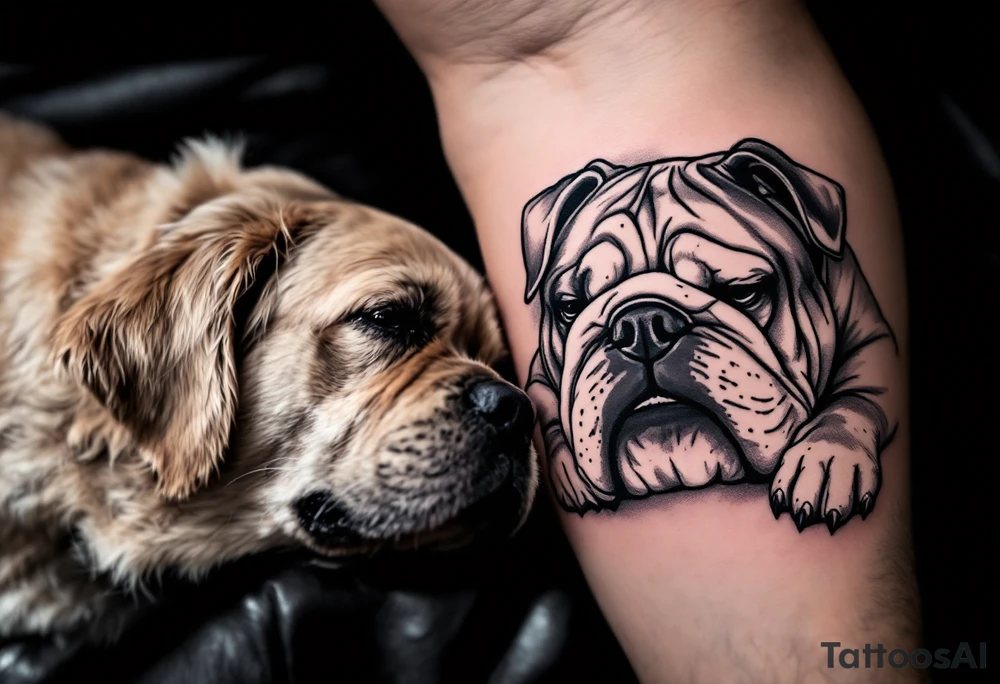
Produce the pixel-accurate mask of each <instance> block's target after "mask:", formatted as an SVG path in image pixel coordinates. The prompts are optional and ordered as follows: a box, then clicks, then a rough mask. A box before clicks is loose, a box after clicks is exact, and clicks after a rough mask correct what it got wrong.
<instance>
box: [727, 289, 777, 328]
mask: <svg viewBox="0 0 1000 684" xmlns="http://www.w3.org/2000/svg"><path fill="white" fill-rule="evenodd" d="M721 289H722V291H721V292H719V297H720V299H725V300H726V301H728V302H729V303H730V304H732V305H733V306H736V307H738V308H740V309H742V310H743V311H746V312H747V313H748V314H750V315H751V316H753V317H754V318H755V319H757V320H758V322H759V323H761V324H762V325H763V324H764V323H766V322H767V319H768V318H769V317H770V313H771V292H772V282H771V279H770V278H761V279H760V280H757V281H754V282H751V283H729V284H727V285H724V286H723V287H722V288H721Z"/></svg>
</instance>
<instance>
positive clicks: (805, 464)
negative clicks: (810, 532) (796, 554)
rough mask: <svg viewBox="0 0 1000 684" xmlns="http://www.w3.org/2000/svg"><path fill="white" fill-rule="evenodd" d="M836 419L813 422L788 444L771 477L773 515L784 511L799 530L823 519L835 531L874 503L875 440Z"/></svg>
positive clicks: (876, 473) (877, 472)
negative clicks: (821, 422) (870, 440)
mask: <svg viewBox="0 0 1000 684" xmlns="http://www.w3.org/2000/svg"><path fill="white" fill-rule="evenodd" d="M834 423H835V424H833V425H823V424H820V425H817V426H815V427H813V428H812V429H811V430H809V431H808V432H807V433H806V435H805V437H803V438H802V439H801V440H799V441H798V442H796V443H795V444H793V445H792V446H790V447H789V448H788V449H787V450H786V451H785V454H784V456H783V457H782V461H781V464H780V465H779V466H778V469H777V470H776V471H775V473H774V478H773V479H772V480H771V491H770V497H771V510H772V511H773V512H774V517H775V518H778V517H779V516H780V515H781V513H782V512H783V511H788V512H789V513H790V514H791V516H792V520H794V521H795V526H796V527H797V528H798V529H799V532H801V531H802V530H804V529H805V528H806V527H809V526H810V525H813V524H816V523H818V522H821V521H822V522H824V523H826V526H827V528H829V530H830V534H833V533H834V532H836V531H837V529H838V528H840V527H841V526H842V525H843V524H844V523H846V522H847V521H848V520H850V519H851V518H852V517H853V516H854V514H855V513H857V514H859V515H860V516H861V517H862V519H864V518H866V517H867V516H868V514H869V513H871V512H872V508H873V507H874V506H875V497H876V496H877V495H878V490H879V485H880V481H881V472H880V468H879V463H878V456H877V454H876V453H875V451H874V445H868V444H866V442H868V441H869V440H867V439H865V438H864V436H863V435H862V436H861V438H859V437H856V436H855V435H854V430H853V428H851V427H850V426H849V425H847V424H844V423H842V422H841V423H839V424H837V422H836V421H834ZM857 432H858V433H859V434H860V433H861V432H862V431H861V430H860V429H859V430H858V431H857ZM864 434H865V435H867V434H868V433H864Z"/></svg>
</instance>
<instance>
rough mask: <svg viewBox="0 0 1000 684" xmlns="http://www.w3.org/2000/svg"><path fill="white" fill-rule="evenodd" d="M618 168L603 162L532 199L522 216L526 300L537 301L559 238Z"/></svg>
mask: <svg viewBox="0 0 1000 684" xmlns="http://www.w3.org/2000/svg"><path fill="white" fill-rule="evenodd" d="M615 168H616V167H615V166H613V165H611V164H609V163H608V162H606V161H603V160H601V159H596V160H594V161H592V162H590V163H589V164H588V165H587V166H586V167H584V168H583V169H582V170H580V171H578V172H576V173H573V174H570V175H568V176H566V177H564V178H562V179H561V180H560V181H559V182H558V183H556V184H555V185H553V186H552V187H550V188H547V189H546V190H543V191H542V192H540V193H539V194H537V195H535V196H534V197H532V198H531V199H530V200H529V201H528V203H527V204H526V205H525V207H524V212H523V214H522V215H521V250H522V252H523V254H524V270H525V273H526V278H525V280H526V283H525V292H524V301H525V302H530V301H531V300H532V299H534V297H535V294H536V293H537V292H538V287H539V286H540V285H541V283H542V280H543V278H544V277H545V273H546V270H547V269H548V266H549V258H550V257H551V256H552V248H553V245H554V244H555V240H556V237H557V236H558V235H559V233H560V232H561V231H562V229H563V228H565V227H566V225H567V224H568V223H569V222H570V221H572V220H573V218H574V217H575V216H576V214H577V212H578V211H579V210H580V207H582V206H583V205H584V204H586V203H587V200H588V199H589V198H590V197H591V196H592V195H593V194H594V192H595V191H596V190H597V188H598V187H600V186H601V184H603V183H604V181H606V180H607V179H608V176H609V175H610V174H611V173H612V172H613V171H614V169H615Z"/></svg>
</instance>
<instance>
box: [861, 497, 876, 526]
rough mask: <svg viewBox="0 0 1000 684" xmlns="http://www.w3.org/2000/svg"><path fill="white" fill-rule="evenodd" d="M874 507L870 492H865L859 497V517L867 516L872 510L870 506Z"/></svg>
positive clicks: (873, 499)
mask: <svg viewBox="0 0 1000 684" xmlns="http://www.w3.org/2000/svg"><path fill="white" fill-rule="evenodd" d="M874 507H875V498H874V497H873V496H872V495H871V494H865V495H864V496H863V497H861V506H860V507H859V508H860V511H859V512H860V513H861V519H862V520H864V519H865V518H867V517H868V514H869V513H871V512H872V508H874Z"/></svg>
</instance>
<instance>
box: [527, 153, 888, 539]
mask: <svg viewBox="0 0 1000 684" xmlns="http://www.w3.org/2000/svg"><path fill="white" fill-rule="evenodd" d="M846 223H847V215H846V203H845V197H844V191H843V189H842V188H841V186H840V185H839V184H837V183H836V182H835V181H833V180H831V179H829V178H827V177H825V176H823V175H821V174H819V173H817V172H815V171H812V170H810V169H808V168H805V167H803V166H801V165H799V164H797V163H795V162H794V161H792V160H791V159H789V158H788V157H787V156H786V155H785V154H784V153H783V152H781V151H780V150H778V149H777V148H775V147H774V146H772V145H770V144H768V143H766V142H763V141H760V140H751V139H748V140H743V141H741V142H739V143H737V144H736V145H734V146H733V147H732V148H731V149H729V150H728V151H725V152H719V153H714V154H710V155H706V156H702V157H696V158H672V159H661V160H657V161H652V162H649V163H645V164H639V165H636V166H616V165H613V164H609V163H608V162H605V161H602V160H596V161H594V162H592V163H590V164H588V165H587V166H586V167H585V168H583V169H581V170H579V171H577V172H576V173H573V174H570V175H568V176H566V177H564V178H562V179H561V180H559V181H558V182H557V183H556V184H555V185H553V186H552V187H550V188H548V189H546V190H544V191H543V192H541V193H540V194H538V195H537V196H535V197H534V198H532V199H531V200H530V201H529V202H528V204H527V205H526V206H525V208H524V214H523V220H522V241H523V253H524V264H525V271H526V274H527V283H526V291H525V301H526V302H528V303H535V302H537V305H538V311H539V313H540V330H539V345H538V351H537V354H536V355H535V358H534V361H533V363H532V369H531V378H530V380H529V383H528V391H529V393H530V394H531V396H532V398H533V400H534V401H535V404H536V406H537V408H538V412H539V419H540V421H541V425H542V430H543V434H544V438H545V443H546V448H547V452H548V459H549V462H548V464H549V468H548V472H549V476H550V480H551V483H552V486H553V489H554V493H555V495H556V498H557V499H558V501H559V502H560V504H561V505H562V506H563V507H564V508H565V509H567V510H568V511H575V512H578V513H580V514H581V515H582V514H584V513H585V512H586V511H587V510H609V511H613V510H617V509H618V506H619V504H620V503H621V502H622V501H623V500H626V499H636V498H642V497H646V496H649V495H652V494H660V493H663V492H669V491H673V490H680V489H694V488H700V487H706V486H709V485H714V484H722V483H736V482H764V483H767V484H768V485H769V491H768V496H769V499H770V505H771V508H772V510H773V511H774V515H775V517H776V518H777V517H780V515H781V513H783V512H788V513H790V515H791V517H792V520H793V521H794V522H795V524H796V526H797V527H798V529H799V530H800V531H801V530H803V529H805V528H806V527H809V526H810V525H812V524H814V523H821V522H822V523H825V524H826V525H827V527H828V528H829V530H830V532H831V534H832V533H833V532H835V531H836V530H837V529H838V528H839V527H840V526H841V525H843V524H844V523H845V522H847V521H848V520H849V519H851V518H852V517H853V516H855V515H860V516H861V517H862V518H864V517H866V516H867V515H868V514H869V513H870V512H871V511H872V508H873V506H874V503H875V499H876V497H877V496H878V492H879V487H880V483H881V474H880V454H881V452H882V451H883V450H884V449H885V447H886V446H887V445H888V443H889V441H890V440H891V439H892V436H893V432H894V430H895V426H896V418H895V416H893V415H891V414H892V407H891V405H890V401H889V399H888V396H889V392H888V389H889V386H890V385H891V384H892V381H891V379H890V378H891V376H892V369H893V368H894V366H895V364H896V359H897V357H898V350H897V346H896V341H895V338H894V336H893V333H892V331H891V330H890V329H889V326H888V325H887V323H886V322H885V320H884V318H883V316H882V314H881V312H880V310H879V307H878V304H877V303H876V301H875V299H874V297H873V296H872V293H871V290H870V288H869V286H868V283H867V282H866V280H865V278H864V276H863V275H862V273H861V270H860V268H859V267H858V264H857V261H856V260H855V258H854V255H853V253H852V252H851V249H850V247H849V246H848V244H847V242H846V240H845V236H844V233H845V227H846Z"/></svg>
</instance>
